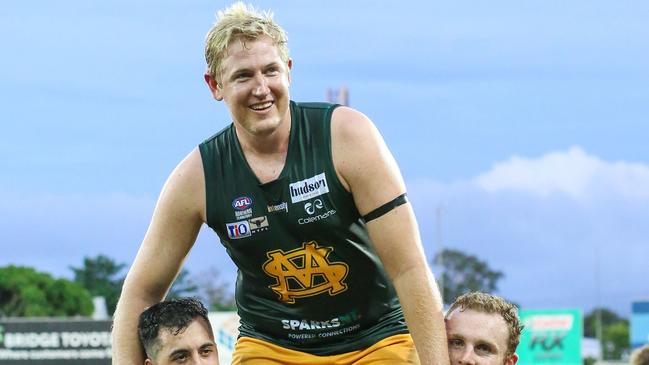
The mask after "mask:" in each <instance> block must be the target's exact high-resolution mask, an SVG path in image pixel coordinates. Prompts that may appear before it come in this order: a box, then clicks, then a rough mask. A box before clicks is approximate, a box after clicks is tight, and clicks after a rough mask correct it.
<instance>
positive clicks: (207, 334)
mask: <svg viewBox="0 0 649 365" xmlns="http://www.w3.org/2000/svg"><path fill="white" fill-rule="evenodd" d="M174 332H175V331H173V330H169V329H168V328H164V329H161V330H160V334H159V335H158V340H159V343H160V346H159V347H160V350H159V351H158V352H157V354H155V356H154V357H155V358H154V359H151V358H148V359H146V360H145V361H144V365H175V364H183V365H218V363H219V357H218V353H217V351H216V344H215V343H214V335H213V334H212V330H211V329H210V327H209V324H208V323H207V322H205V320H204V319H202V318H197V319H195V320H194V321H193V322H192V323H190V325H189V326H188V327H187V328H186V329H185V330H184V331H182V332H180V333H178V334H174Z"/></svg>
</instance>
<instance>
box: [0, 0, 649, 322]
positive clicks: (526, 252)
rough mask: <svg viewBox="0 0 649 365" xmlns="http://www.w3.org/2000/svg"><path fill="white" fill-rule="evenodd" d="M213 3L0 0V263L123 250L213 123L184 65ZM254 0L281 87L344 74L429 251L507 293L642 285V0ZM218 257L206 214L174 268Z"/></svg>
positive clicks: (621, 299)
mask: <svg viewBox="0 0 649 365" xmlns="http://www.w3.org/2000/svg"><path fill="white" fill-rule="evenodd" d="M228 4H229V3H228V2H220V1H191V0H189V1H182V2H181V1H151V0H143V1H137V2H132V1H125V0H115V1H110V2H99V1H76V0H75V1H72V0H63V1H58V2H44V1H34V0H26V1H25V0H23V1H18V0H7V1H4V2H3V10H2V12H0V42H1V43H0V44H1V45H2V48H1V49H2V50H1V51H0V156H2V157H0V243H1V244H2V248H3V250H2V254H1V255H0V266H5V265H10V264H14V265H25V266H32V267H35V268H36V269H38V270H41V271H46V272H49V273H52V274H53V275H54V276H56V277H68V278H70V277H72V272H71V270H70V267H71V266H75V267H79V266H81V264H82V260H83V258H84V257H92V256H96V255H98V254H104V255H107V256H109V257H112V258H114V259H115V260H117V261H118V262H124V263H127V264H130V262H131V261H132V260H133V258H134V256H135V254H136V252H137V249H138V247H139V244H140V241H141V239H142V237H143V235H144V233H145V231H146V228H147V225H148V223H149V220H150V217H151V213H152V211H153V208H154V206H155V202H156V199H157V196H158V193H159V191H160V189H161V187H162V185H163V184H164V182H165V180H166V178H167V176H168V175H169V173H170V172H171V171H172V169H173V168H174V167H175V166H176V164H177V163H178V162H179V161H180V160H181V159H182V158H183V157H184V156H185V155H186V154H187V153H189V152H190V151H191V150H192V149H193V148H194V147H195V146H196V145H197V144H198V143H200V142H201V141H202V140H204V139H205V138H207V137H209V136H210V135H212V134H214V133H216V132H217V131H219V130H220V129H221V128H223V127H225V126H226V125H228V124H229V123H230V120H231V119H230V116H229V114H228V112H227V109H226V108H225V105H224V104H222V103H218V102H216V101H214V100H213V99H212V98H211V96H210V94H209V91H208V88H207V86H206V85H205V84H204V81H203V72H204V71H205V61H204V58H203V40H204V36H205V33H206V32H207V30H208V29H209V27H210V26H211V24H212V23H213V21H214V14H215V13H216V11H217V10H219V9H222V8H223V7H225V6H227V5H228ZM252 4H254V5H256V6H257V7H259V8H261V9H272V10H274V13H275V19H276V20H277V22H278V23H280V24H281V25H282V26H283V27H284V28H285V29H286V31H287V32H288V37H289V48H290V52H291V57H292V58H293V61H294V63H293V69H292V85H291V97H292V98H293V99H294V100H298V101H323V100H324V99H325V95H326V89H327V88H338V87H342V86H345V87H347V88H348V89H349V91H350V104H351V106H352V107H354V108H356V109H358V110H360V111H362V112H363V113H365V114H366V115H368V116H369V117H370V118H371V119H372V120H373V122H374V123H375V124H376V125H377V127H378V128H379V130H380V131H381V133H382V134H383V136H384V138H385V140H386V142H387V144H388V145H389V147H390V149H391V151H392V153H393V154H394V155H395V157H396V159H397V161H398V162H399V165H400V168H401V171H402V173H403V175H404V178H405V180H406V184H407V186H408V191H409V195H410V198H411V201H412V204H413V206H414V208H415V212H416V214H417V217H418V221H419V226H420V230H421V235H422V240H423V244H424V248H425V250H426V254H427V256H428V257H429V258H432V257H433V256H434V254H435V253H436V252H438V250H439V249H440V248H442V247H444V248H452V249H459V250H462V251H465V252H467V253H469V254H472V255H475V256H477V257H479V258H480V259H482V260H484V261H486V262H487V263H488V264H489V266H490V267H491V268H493V269H495V270H500V271H502V272H503V273H504V274H505V277H504V279H502V281H501V282H500V284H499V290H498V293H499V294H501V295H503V296H506V297H507V298H509V299H511V300H514V301H515V302H517V303H518V304H520V305H521V306H522V307H523V308H580V309H582V310H583V311H585V312H587V311H589V310H592V308H593V307H595V306H605V307H608V308H611V309H613V310H614V311H616V312H617V313H619V314H621V315H624V316H628V315H629V314H630V307H631V302H632V301H634V300H649V281H648V280H647V278H648V277H649V264H647V262H648V261H649V260H648V258H649V143H647V136H649V123H648V121H649V90H648V88H647V85H649V62H647V60H648V59H649V26H648V25H647V21H646V19H649V3H647V2H644V1H615V2H612V1H601V0H575V1H570V2H565V1H541V0H532V1H525V2H520V1H513V0H512V1H455V2H440V1H423V0H422V1H412V2H408V3H403V2H399V3H398V4H397V2H380V1H379V2H377V1H365V0H363V1H353V2H352V1H339V0H334V1H327V2H298V1H259V2H252ZM228 260H229V259H228V258H227V255H226V254H225V251H224V250H223V249H222V246H221V245H220V243H219V242H218V239H217V237H216V235H215V234H214V233H213V232H211V231H210V230H209V229H208V228H206V227H204V228H203V230H202V231H201V233H200V235H199V239H198V240H197V243H196V244H195V247H194V249H193V250H192V252H191V254H190V256H189V258H188V259H187V261H186V263H185V267H186V268H187V269H188V270H189V271H190V273H191V274H193V275H200V273H202V272H206V271H207V270H209V269H211V268H216V269H217V270H219V271H220V272H221V279H222V280H225V281H230V280H231V279H232V280H233V279H234V273H235V271H236V269H235V268H234V266H233V265H232V264H231V263H230V262H229V261H228ZM433 270H434V272H437V273H438V268H436V267H433Z"/></svg>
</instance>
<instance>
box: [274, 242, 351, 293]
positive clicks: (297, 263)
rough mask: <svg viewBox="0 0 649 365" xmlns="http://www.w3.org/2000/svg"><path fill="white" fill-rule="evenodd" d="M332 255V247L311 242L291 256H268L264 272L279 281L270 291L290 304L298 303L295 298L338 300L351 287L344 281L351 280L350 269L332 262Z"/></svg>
mask: <svg viewBox="0 0 649 365" xmlns="http://www.w3.org/2000/svg"><path fill="white" fill-rule="evenodd" d="M331 251H333V248H331V247H319V246H318V243H317V242H315V241H310V242H304V243H303V244H302V247H300V248H298V249H295V250H291V251H288V252H283V251H282V250H275V251H271V252H268V253H267V254H266V255H267V256H268V261H266V262H265V263H264V266H263V269H264V272H266V274H268V275H270V276H272V277H273V278H275V280H277V284H275V285H271V286H270V287H269V288H270V289H272V290H273V291H274V292H276V293H277V294H278V295H279V299H280V300H281V301H283V302H286V303H288V304H293V303H295V298H303V297H310V296H313V295H318V294H321V293H324V292H327V293H329V295H331V296H334V295H336V294H340V293H342V292H344V291H345V290H347V284H345V283H344V282H343V280H345V278H346V277H347V272H348V271H349V266H347V264H345V263H343V262H329V260H328V259H327V256H328V255H329V253H330V252H331Z"/></svg>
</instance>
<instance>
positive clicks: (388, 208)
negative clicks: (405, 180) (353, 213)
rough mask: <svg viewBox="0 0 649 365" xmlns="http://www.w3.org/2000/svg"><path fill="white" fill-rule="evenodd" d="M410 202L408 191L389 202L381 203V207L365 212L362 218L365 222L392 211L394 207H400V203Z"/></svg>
mask: <svg viewBox="0 0 649 365" xmlns="http://www.w3.org/2000/svg"><path fill="white" fill-rule="evenodd" d="M407 202H408V196H407V195H406V193H403V194H401V195H399V196H398V197H396V198H394V199H392V200H390V201H389V202H387V203H385V204H383V205H381V206H380V207H378V208H376V209H374V210H373V211H371V212H369V213H367V214H365V215H364V216H363V217H362V218H363V221H364V222H365V223H367V222H369V221H371V220H374V219H376V218H378V217H380V216H382V215H384V214H385V213H387V212H389V211H391V210H392V209H394V208H396V207H398V206H399V205H402V204H406V203H407Z"/></svg>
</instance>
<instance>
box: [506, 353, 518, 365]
mask: <svg viewBox="0 0 649 365" xmlns="http://www.w3.org/2000/svg"><path fill="white" fill-rule="evenodd" d="M517 361H518V355H517V354H516V353H514V354H513V355H512V356H510V357H508V358H506V359H505V365H516V362H517Z"/></svg>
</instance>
